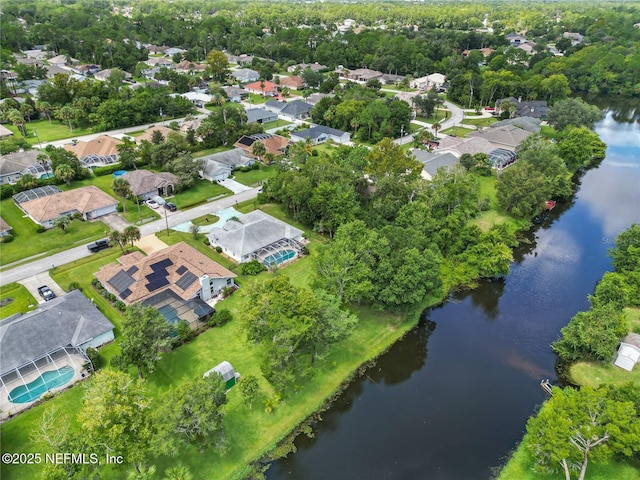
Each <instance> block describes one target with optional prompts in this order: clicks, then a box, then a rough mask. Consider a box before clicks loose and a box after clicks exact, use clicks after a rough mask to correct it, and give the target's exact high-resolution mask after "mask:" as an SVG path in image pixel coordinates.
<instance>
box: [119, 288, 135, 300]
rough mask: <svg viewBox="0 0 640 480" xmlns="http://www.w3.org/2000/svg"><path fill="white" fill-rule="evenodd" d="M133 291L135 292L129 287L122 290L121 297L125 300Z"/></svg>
mask: <svg viewBox="0 0 640 480" xmlns="http://www.w3.org/2000/svg"><path fill="white" fill-rule="evenodd" d="M132 293H133V292H132V291H131V290H129V289H128V288H127V289H126V290H123V291H122V292H120V298H121V299H123V300H124V299H125V298H127V297H128V296H129V295H131V294H132Z"/></svg>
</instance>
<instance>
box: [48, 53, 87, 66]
mask: <svg viewBox="0 0 640 480" xmlns="http://www.w3.org/2000/svg"><path fill="white" fill-rule="evenodd" d="M47 62H49V65H52V66H55V67H70V66H73V65H78V64H79V63H80V60H78V59H77V58H72V57H69V56H67V55H57V56H55V57H51V58H50V59H48V60H47Z"/></svg>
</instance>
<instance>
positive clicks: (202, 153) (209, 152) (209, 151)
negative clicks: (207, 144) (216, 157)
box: [193, 147, 233, 158]
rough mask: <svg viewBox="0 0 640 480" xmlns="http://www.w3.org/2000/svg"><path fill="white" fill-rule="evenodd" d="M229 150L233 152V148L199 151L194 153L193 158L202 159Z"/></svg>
mask: <svg viewBox="0 0 640 480" xmlns="http://www.w3.org/2000/svg"><path fill="white" fill-rule="evenodd" d="M227 150H233V147H215V148H207V149H205V150H199V151H197V152H194V153H193V158H200V157H204V156H205V155H211V154H214V153H220V152H226V151H227Z"/></svg>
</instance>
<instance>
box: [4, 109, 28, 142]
mask: <svg viewBox="0 0 640 480" xmlns="http://www.w3.org/2000/svg"><path fill="white" fill-rule="evenodd" d="M6 118H7V119H8V120H9V121H10V122H11V123H12V124H13V125H14V126H15V127H16V128H17V129H18V130H19V131H20V133H21V134H22V136H23V137H26V136H27V132H26V131H25V129H24V123H25V122H24V116H23V115H22V113H20V110H9V112H7V114H6Z"/></svg>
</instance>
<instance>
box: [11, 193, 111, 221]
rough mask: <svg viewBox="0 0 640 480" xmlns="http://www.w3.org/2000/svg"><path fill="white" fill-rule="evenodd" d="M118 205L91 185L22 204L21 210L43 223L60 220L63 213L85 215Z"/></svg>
mask: <svg viewBox="0 0 640 480" xmlns="http://www.w3.org/2000/svg"><path fill="white" fill-rule="evenodd" d="M117 203H118V202H117V200H114V199H113V198H112V197H110V196H109V195H107V194H106V193H104V192H103V191H102V190H100V189H99V188H98V187H96V186H95V185H89V186H88V187H80V188H75V189H73V190H68V191H66V192H60V193H56V194H54V195H49V196H46V197H42V198H36V199H35V200H30V201H28V202H24V203H21V204H20V208H22V209H23V210H24V211H25V212H27V213H28V214H29V216H31V218H33V219H34V220H36V221H37V222H40V223H42V222H46V221H47V220H53V219H54V218H58V217H59V216H60V215H62V214H63V213H67V212H72V211H78V212H80V213H83V214H84V213H87V212H91V211H94V210H97V209H99V208H104V207H108V206H110V205H116V204H117Z"/></svg>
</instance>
